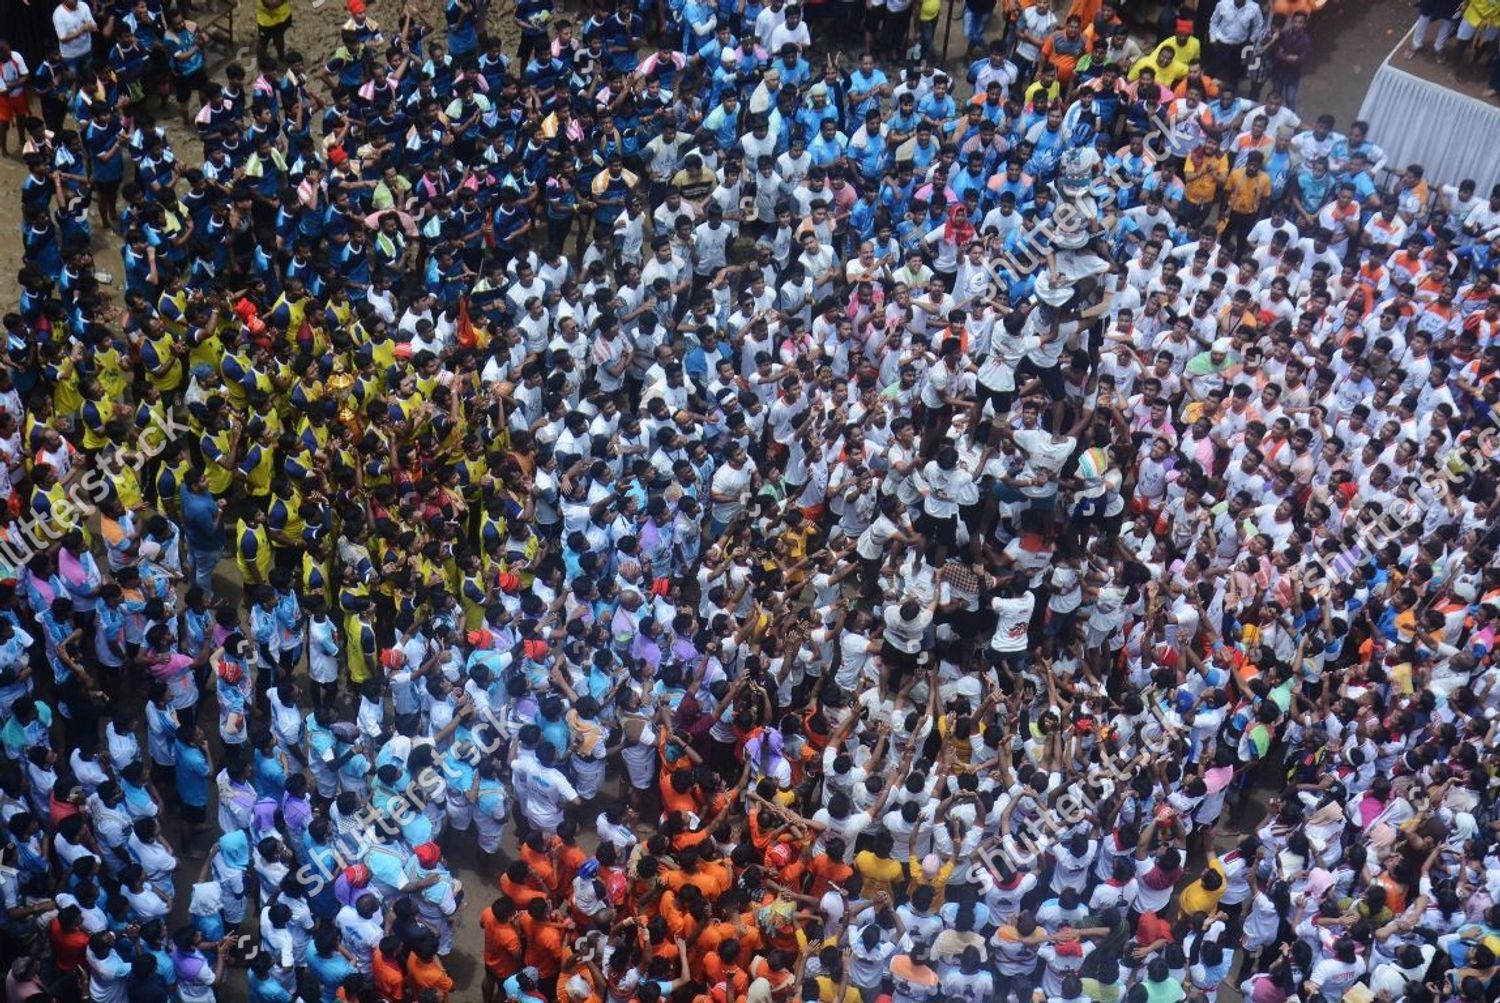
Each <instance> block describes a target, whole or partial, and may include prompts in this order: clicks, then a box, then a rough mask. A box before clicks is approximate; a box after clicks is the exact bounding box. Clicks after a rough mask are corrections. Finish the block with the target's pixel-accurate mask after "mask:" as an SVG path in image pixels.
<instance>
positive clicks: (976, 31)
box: [964, 9, 994, 47]
mask: <svg viewBox="0 0 1500 1003" xmlns="http://www.w3.org/2000/svg"><path fill="white" fill-rule="evenodd" d="M993 14H994V11H984V12H983V13H975V12H974V11H972V10H968V9H965V10H964V37H965V38H967V39H968V40H969V44H970V45H977V46H981V47H982V46H983V45H984V33H985V31H986V30H988V29H989V26H990V17H991V16H992V15H993Z"/></svg>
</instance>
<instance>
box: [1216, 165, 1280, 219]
mask: <svg viewBox="0 0 1500 1003" xmlns="http://www.w3.org/2000/svg"><path fill="white" fill-rule="evenodd" d="M1224 189H1225V191H1226V192H1227V193H1228V195H1229V209H1230V211H1231V212H1259V211H1260V207H1261V206H1262V205H1263V204H1265V201H1266V199H1268V198H1270V197H1271V176H1270V175H1268V174H1267V173H1266V172H1265V171H1261V172H1260V173H1259V174H1257V175H1255V176H1254V177H1251V176H1250V175H1249V174H1247V173H1246V172H1245V169H1244V168H1243V167H1236V168H1235V169H1234V170H1232V171H1230V172H1229V180H1228V181H1227V182H1226V183H1225V185H1224Z"/></svg>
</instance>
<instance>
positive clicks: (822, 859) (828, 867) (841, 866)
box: [807, 853, 854, 898]
mask: <svg viewBox="0 0 1500 1003" xmlns="http://www.w3.org/2000/svg"><path fill="white" fill-rule="evenodd" d="M807 870H808V873H809V874H811V875H812V879H813V880H812V887H811V888H809V889H808V890H807V894H809V895H811V896H812V897H813V898H822V897H823V893H824V892H826V891H828V887H829V885H842V884H843V883H844V882H846V881H848V880H849V878H850V876H851V875H853V874H854V868H852V867H850V866H849V865H848V864H846V863H844V862H843V861H842V860H834V859H833V858H832V857H830V856H829V855H828V854H826V853H820V854H818V855H817V856H816V857H813V858H812V859H811V860H809V861H808V862H807Z"/></svg>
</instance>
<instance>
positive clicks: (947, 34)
mask: <svg viewBox="0 0 1500 1003" xmlns="http://www.w3.org/2000/svg"><path fill="white" fill-rule="evenodd" d="M956 3H958V0H948V18H947V21H946V23H944V25H943V65H944V66H947V65H948V39H949V38H951V37H952V36H953V5H954V4H956Z"/></svg>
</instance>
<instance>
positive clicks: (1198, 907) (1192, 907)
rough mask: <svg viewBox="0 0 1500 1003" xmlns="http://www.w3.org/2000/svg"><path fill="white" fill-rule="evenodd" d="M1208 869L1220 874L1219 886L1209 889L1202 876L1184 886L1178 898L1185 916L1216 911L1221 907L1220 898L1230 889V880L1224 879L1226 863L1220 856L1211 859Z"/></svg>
mask: <svg viewBox="0 0 1500 1003" xmlns="http://www.w3.org/2000/svg"><path fill="white" fill-rule="evenodd" d="M1208 869H1209V870H1210V871H1214V872H1216V873H1217V874H1218V875H1219V878H1220V882H1219V887H1218V888H1217V889H1215V890H1214V891H1209V890H1208V889H1207V888H1204V887H1203V879H1202V878H1201V877H1200V878H1199V879H1198V880H1197V881H1194V882H1192V883H1191V884H1189V885H1188V886H1187V887H1186V888H1184V889H1183V890H1182V894H1181V895H1180V896H1178V898H1177V904H1178V906H1179V907H1181V909H1182V914H1183V915H1184V916H1194V915H1197V914H1198V913H1204V914H1205V915H1207V914H1210V913H1212V912H1214V910H1216V909H1218V908H1219V900H1220V899H1222V898H1223V897H1224V893H1225V892H1226V891H1228V890H1229V885H1228V882H1226V881H1224V880H1223V878H1224V865H1223V864H1222V863H1220V862H1219V858H1218V857H1214V858H1212V859H1210V860H1209V862H1208Z"/></svg>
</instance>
